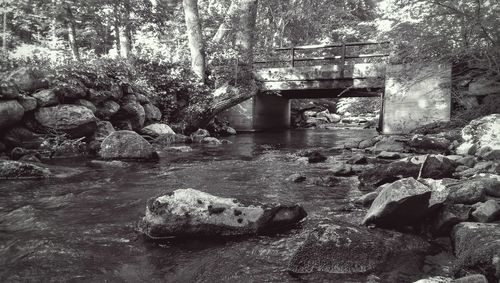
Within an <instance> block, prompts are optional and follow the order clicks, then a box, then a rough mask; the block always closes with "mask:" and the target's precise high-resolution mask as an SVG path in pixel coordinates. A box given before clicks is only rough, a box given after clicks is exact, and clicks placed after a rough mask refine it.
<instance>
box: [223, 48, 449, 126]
mask: <svg viewBox="0 0 500 283" xmlns="http://www.w3.org/2000/svg"><path fill="white" fill-rule="evenodd" d="M387 44H389V43H388V42H380V43H377V42H355V43H342V44H332V45H314V46H294V47H285V48H279V49H277V51H288V52H290V53H289V58H287V59H279V60H268V61H258V62H255V63H256V66H258V67H257V68H255V70H254V75H255V78H256V80H257V81H259V82H260V93H259V94H258V95H257V96H256V97H254V98H252V99H250V100H248V101H245V102H243V103H241V104H240V105H238V106H236V107H234V108H232V109H230V110H228V111H227V112H226V113H225V114H224V116H225V117H226V119H228V120H229V122H230V123H231V125H232V126H233V127H235V129H236V130H238V131H252V130H267V129H276V128H288V127H290V112H291V109H290V99H306V98H307V99H310V98H338V97H374V99H382V100H383V103H382V105H383V107H382V109H381V110H382V111H381V116H380V119H381V121H380V124H381V125H382V132H383V133H385V134H399V133H405V132H408V131H410V130H412V129H414V128H416V127H417V126H419V125H422V124H426V123H430V122H435V121H448V120H449V118H450V105H451V67H450V66H447V65H438V64H427V65H389V64H386V62H385V60H383V59H384V58H385V57H387V56H388V54H386V53H368V54H366V53H361V52H360V50H362V49H363V48H366V47H379V48H380V47H381V46H383V45H387ZM354 48H357V50H355V54H350V53H349V52H348V50H349V49H354ZM332 49H340V55H331V56H308V55H307V54H300V53H301V52H303V53H306V52H307V51H311V50H314V51H315V52H318V51H320V52H322V53H323V54H324V53H325V51H327V52H328V51H331V50H332ZM373 58H375V60H377V61H378V62H366V61H368V60H374V59H373ZM359 61H364V62H359ZM276 64H281V65H283V64H286V65H287V66H278V67H276V66H268V65H276Z"/></svg>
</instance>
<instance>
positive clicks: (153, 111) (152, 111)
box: [142, 103, 162, 122]
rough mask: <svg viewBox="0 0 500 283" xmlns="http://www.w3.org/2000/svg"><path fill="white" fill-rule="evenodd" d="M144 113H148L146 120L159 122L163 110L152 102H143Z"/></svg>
mask: <svg viewBox="0 0 500 283" xmlns="http://www.w3.org/2000/svg"><path fill="white" fill-rule="evenodd" d="M142 107H143V108H144V113H145V114H146V122H158V121H160V120H161V116H162V115H161V111H160V109H158V107H156V106H154V105H153V104H151V103H146V104H143V105H142Z"/></svg>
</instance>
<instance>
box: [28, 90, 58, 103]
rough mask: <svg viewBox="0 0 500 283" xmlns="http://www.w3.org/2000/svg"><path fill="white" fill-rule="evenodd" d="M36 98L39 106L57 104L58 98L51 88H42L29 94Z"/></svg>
mask: <svg viewBox="0 0 500 283" xmlns="http://www.w3.org/2000/svg"><path fill="white" fill-rule="evenodd" d="M31 96H32V97H33V98H35V99H36V101H37V103H38V106H39V107H44V106H52V105H56V104H59V98H58V97H57V95H56V93H55V92H54V90H52V89H43V90H40V91H38V92H35V93H33V94H32V95H31Z"/></svg>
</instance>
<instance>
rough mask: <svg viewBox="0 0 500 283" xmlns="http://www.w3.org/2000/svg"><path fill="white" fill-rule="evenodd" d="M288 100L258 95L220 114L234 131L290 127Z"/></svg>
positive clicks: (274, 96)
mask: <svg viewBox="0 0 500 283" xmlns="http://www.w3.org/2000/svg"><path fill="white" fill-rule="evenodd" d="M290 105H291V104H290V100H289V99H287V98H282V97H280V96H277V95H269V94H259V95H257V96H255V97H253V98H251V99H248V100H246V101H244V102H242V103H240V104H238V105H236V106H234V107H232V108H230V109H228V110H226V111H225V112H224V113H222V114H221V115H220V116H221V117H222V118H223V119H225V120H227V121H228V122H229V124H230V125H231V127H233V128H234V129H235V130H236V131H239V132H245V131H261V130H269V129H286V128H289V127H290V113H291V106H290Z"/></svg>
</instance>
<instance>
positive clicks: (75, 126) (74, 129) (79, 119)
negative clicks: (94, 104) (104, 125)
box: [35, 104, 97, 138]
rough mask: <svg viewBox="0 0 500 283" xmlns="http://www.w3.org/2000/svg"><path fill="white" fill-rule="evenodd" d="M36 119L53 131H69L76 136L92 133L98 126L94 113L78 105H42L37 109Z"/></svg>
mask: <svg viewBox="0 0 500 283" xmlns="http://www.w3.org/2000/svg"><path fill="white" fill-rule="evenodd" d="M35 119H36V121H37V122H38V123H40V125H41V126H43V127H45V128H47V129H48V130H50V131H52V132H56V133H57V132H63V133H67V134H69V135H70V136H72V137H75V138H77V137H83V136H87V135H91V134H92V133H94V131H95V130H96V128H97V118H96V117H95V116H94V113H92V111H91V110H89V109H88V108H86V107H83V106H78V105H70V104H61V105H57V106H52V107H42V108H39V109H38V110H37V111H35Z"/></svg>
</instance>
